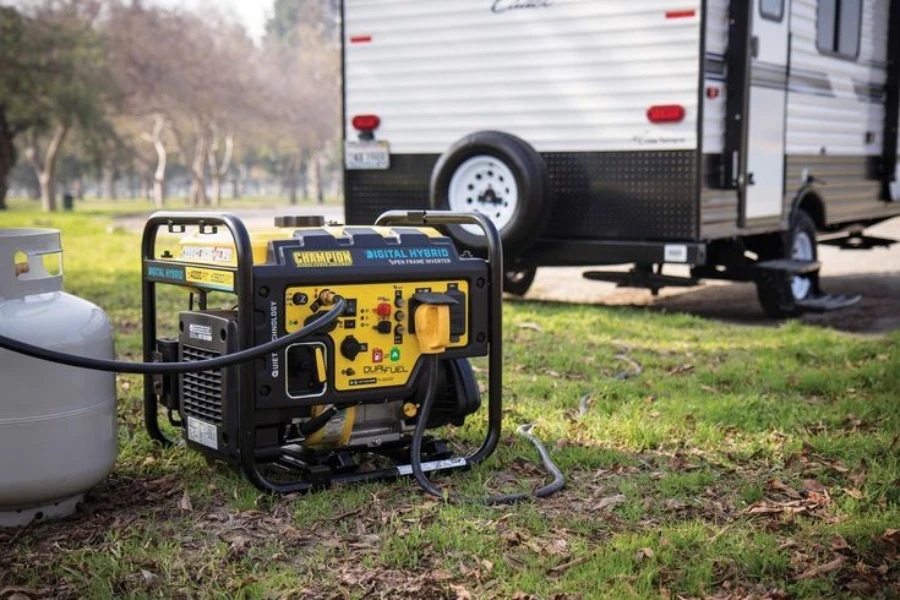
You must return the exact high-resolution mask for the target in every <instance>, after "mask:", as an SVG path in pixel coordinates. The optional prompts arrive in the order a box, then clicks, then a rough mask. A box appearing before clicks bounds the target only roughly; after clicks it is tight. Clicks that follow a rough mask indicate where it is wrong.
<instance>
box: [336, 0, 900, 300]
mask: <svg viewBox="0 0 900 600" xmlns="http://www.w3.org/2000/svg"><path fill="white" fill-rule="evenodd" d="M343 27H344V32H343V40H344V130H345V167H346V170H345V191H346V211H347V215H346V216H347V220H348V222H349V223H370V222H372V220H373V219H374V218H375V217H376V216H377V215H378V214H379V213H380V212H382V211H383V210H385V209H387V208H405V209H413V208H427V207H429V206H432V207H436V208H451V209H454V210H472V211H477V212H481V213H484V214H486V215H488V216H489V217H490V218H491V219H492V220H493V221H494V222H495V224H496V225H497V226H498V228H499V229H500V231H501V234H502V236H503V240H504V242H505V244H506V245H505V247H506V260H507V287H508V289H509V290H510V291H513V292H518V293H524V292H525V290H527V288H528V285H529V284H530V282H531V279H532V278H533V276H534V269H535V268H537V267H539V266H543V265H603V264H633V265H634V268H633V269H632V270H631V271H630V272H628V273H621V272H602V271H601V272H592V273H589V276H590V277H592V278H596V279H604V280H612V281H617V282H618V283H620V284H622V285H636V286H644V287H648V288H650V289H653V290H657V289H659V288H660V287H663V286H666V285H692V284H694V283H696V282H697V281H698V280H699V279H700V278H719V279H735V280H747V281H754V282H756V284H757V288H758V290H759V297H760V301H761V303H762V305H763V307H764V308H765V310H766V311H767V312H768V313H769V314H771V315H774V316H785V315H792V314H797V313H798V312H800V311H802V310H824V309H829V308H836V307H840V306H842V305H845V304H847V303H849V302H852V301H853V300H854V299H849V298H841V297H833V296H828V295H825V294H823V293H822V292H821V291H820V290H819V289H818V268H819V264H818V262H817V260H816V259H817V253H816V243H817V238H818V241H820V242H823V243H833V244H836V245H840V246H841V247H845V248H855V249H859V248H871V247H873V246H876V245H885V244H889V243H890V242H891V240H883V239H878V238H873V237H869V236H866V235H865V234H864V232H863V228H864V227H866V226H868V225H871V224H874V223H877V222H879V221H882V220H884V219H887V218H890V217H893V216H895V215H898V214H900V202H898V201H897V200H898V198H900V187H898V185H897V115H898V108H900V96H898V75H900V65H898V58H900V4H898V2H891V1H890V0H818V1H817V0H732V1H731V2H728V0H684V1H678V0H633V1H631V2H621V1H619V0H454V1H453V2H440V1H432V0H430V1H427V2H422V1H419V0H345V2H344V7H343ZM451 234H452V235H453V236H454V237H455V238H457V240H458V241H460V242H462V243H464V244H467V245H469V246H471V247H473V248H476V249H477V248H478V247H479V246H480V242H481V239H480V237H479V235H478V234H477V233H476V232H474V231H467V230H466V229H464V228H459V227H457V228H454V229H453V230H452V231H451ZM666 264H682V265H689V266H690V267H691V277H687V278H686V277H672V276H669V275H667V274H665V273H664V272H663V265H666Z"/></svg>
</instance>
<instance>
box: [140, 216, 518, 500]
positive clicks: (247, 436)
mask: <svg viewBox="0 0 900 600" xmlns="http://www.w3.org/2000/svg"><path fill="white" fill-rule="evenodd" d="M440 225H477V226H479V227H480V228H481V229H482V230H483V231H484V233H485V239H486V240H487V247H488V270H489V280H490V285H491V290H490V296H489V298H490V302H491V306H490V311H489V316H490V324H489V328H490V329H489V331H490V339H489V340H488V344H489V350H488V364H489V367H490V372H489V375H488V384H489V385H488V430H487V434H486V436H485V439H484V441H483V442H482V444H481V447H480V448H479V449H478V450H476V451H475V452H474V453H472V454H470V455H468V456H466V457H463V458H462V463H461V464H459V463H456V462H454V463H453V464H451V465H442V464H441V461H435V463H433V464H431V465H428V464H424V465H423V467H425V468H426V470H442V469H447V468H468V467H470V466H471V465H474V464H476V463H478V462H481V461H482V460H484V459H485V458H487V457H488V456H490V454H491V453H492V452H493V451H494V449H495V448H496V447H497V443H498V442H499V440H500V435H501V431H502V421H503V396H502V393H503V338H502V335H503V327H502V325H503V321H502V319H503V310H502V299H503V291H502V290H503V253H502V250H501V245H500V235H499V233H498V232H497V229H496V228H495V227H494V225H493V223H491V222H490V221H489V220H488V219H487V218H486V217H484V216H482V215H478V214H466V213H454V212H449V211H421V210H414V211H388V212H386V213H384V214H382V215H381V216H380V217H378V219H377V220H376V222H375V226H385V227H388V226H417V227H433V226H440ZM188 226H196V227H198V228H199V230H200V232H201V233H203V232H205V231H210V232H211V233H214V232H215V231H216V230H217V229H218V228H219V227H225V228H226V229H227V230H228V231H229V233H230V234H231V237H232V239H233V240H234V247H235V255H236V263H237V264H236V266H235V267H231V268H222V267H217V269H220V270H227V271H231V272H232V273H234V276H235V285H234V294H236V295H237V305H238V323H239V328H240V334H239V338H238V348H237V350H246V349H248V348H250V347H252V345H253V331H254V328H253V323H252V315H253V297H254V294H255V292H256V283H255V282H256V271H257V269H259V268H264V265H260V266H255V265H254V264H253V259H252V256H253V254H252V246H251V242H250V234H249V232H248V231H247V228H246V226H245V225H244V223H243V222H242V221H241V220H240V219H239V218H238V217H236V216H235V215H232V214H228V213H215V212H195V213H176V212H158V213H155V214H154V215H152V216H151V217H150V218H149V220H148V221H147V224H146V225H145V227H144V234H143V238H142V241H141V252H142V255H141V256H142V267H141V272H142V277H141V279H142V282H141V293H142V307H143V317H142V324H143V348H144V361H146V362H153V361H154V354H155V352H156V344H157V338H156V334H157V307H156V286H157V284H158V283H164V284H166V285H174V284H172V283H169V282H162V281H156V280H154V279H153V278H151V277H150V276H149V272H148V267H149V266H150V265H151V264H152V263H156V262H157V261H158V259H157V257H156V253H155V249H156V239H157V234H158V232H159V228H160V227H166V228H167V230H168V231H169V232H170V233H181V232H184V231H185V228H186V227H188ZM235 368H237V369H239V375H240V384H239V402H238V404H239V410H238V431H239V434H240V435H239V439H238V450H239V454H240V470H241V472H242V473H243V474H244V476H245V477H246V478H247V479H248V480H249V481H250V482H251V483H253V484H254V485H255V486H256V487H257V488H259V489H260V490H263V491H264V492H267V493H297V492H301V493H302V492H307V491H310V490H311V489H313V488H314V487H316V486H319V485H321V483H319V482H311V481H298V482H293V483H276V482H274V481H271V480H270V479H269V478H268V477H267V476H266V475H265V474H264V473H263V472H262V470H261V469H260V463H259V461H258V460H257V456H256V421H255V408H256V407H255V400H254V399H255V387H254V380H255V377H254V372H253V364H252V362H247V363H243V364H241V365H238V366H237V367H235ZM144 424H145V427H146V429H147V433H148V434H149V435H150V437H151V438H152V439H153V440H154V441H156V442H159V443H160V444H162V445H163V446H171V445H173V444H174V443H175V442H174V441H173V440H171V439H169V438H168V437H167V436H166V435H165V433H163V431H162V429H161V428H160V424H159V398H158V396H157V392H156V390H155V386H154V380H153V376H150V375H145V376H144ZM402 466H407V465H397V466H394V467H390V468H387V469H379V470H373V471H363V472H354V473H348V474H336V475H331V476H329V477H328V478H327V479H326V480H325V484H326V485H327V484H331V483H345V482H346V483H349V482H359V481H373V480H384V479H391V478H395V477H400V476H403V475H407V474H408V472H406V471H404V470H402V469H401V467H402Z"/></svg>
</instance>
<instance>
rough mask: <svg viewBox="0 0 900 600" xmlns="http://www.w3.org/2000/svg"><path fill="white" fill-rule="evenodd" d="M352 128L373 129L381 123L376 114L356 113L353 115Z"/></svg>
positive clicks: (360, 129)
mask: <svg viewBox="0 0 900 600" xmlns="http://www.w3.org/2000/svg"><path fill="white" fill-rule="evenodd" d="M352 123H353V128H354V129H357V130H359V131H374V130H375V129H378V126H379V125H381V119H380V118H378V115H356V116H355V117H353V121H352Z"/></svg>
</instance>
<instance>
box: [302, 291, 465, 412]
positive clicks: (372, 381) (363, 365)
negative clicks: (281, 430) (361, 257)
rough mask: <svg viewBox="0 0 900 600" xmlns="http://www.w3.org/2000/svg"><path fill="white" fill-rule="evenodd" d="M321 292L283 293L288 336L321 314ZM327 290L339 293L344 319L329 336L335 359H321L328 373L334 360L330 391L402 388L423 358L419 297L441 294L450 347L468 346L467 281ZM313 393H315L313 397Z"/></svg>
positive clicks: (339, 320) (342, 318)
mask: <svg viewBox="0 0 900 600" xmlns="http://www.w3.org/2000/svg"><path fill="white" fill-rule="evenodd" d="M323 289H325V287H324V286H292V287H288V288H287V289H286V290H285V299H284V303H285V307H286V309H285V330H286V333H292V332H293V331H296V330H297V329H299V328H300V327H302V326H304V325H306V324H308V323H310V322H312V321H314V320H315V319H316V318H318V317H319V316H320V315H321V314H322V313H323V312H324V311H322V309H321V308H320V307H318V306H317V305H316V302H315V300H316V298H317V297H318V295H319V293H320V292H321V291H322V290H323ZM327 289H329V290H331V291H333V292H335V293H337V294H340V295H341V296H342V297H343V298H344V299H345V301H346V303H347V307H346V309H345V310H344V314H343V316H342V317H341V318H340V319H338V321H337V323H336V324H335V327H334V328H333V329H332V330H331V331H330V332H329V333H328V335H329V337H330V338H331V340H332V342H333V346H332V347H333V348H334V352H333V356H329V355H328V353H326V354H325V356H324V359H325V361H326V365H325V368H326V369H327V367H328V365H327V362H328V361H334V388H335V390H336V391H338V392H342V391H349V390H359V389H369V388H377V387H392V386H402V385H406V383H407V381H408V380H409V377H410V374H411V373H412V372H413V369H414V367H415V365H416V363H417V361H418V360H419V357H420V356H421V355H422V353H421V351H420V350H419V343H418V341H417V338H416V336H415V332H416V331H415V318H414V315H415V312H416V310H417V309H418V307H419V306H420V305H421V301H420V300H419V297H420V296H419V295H420V294H425V293H439V294H444V295H446V296H447V298H448V302H449V301H450V300H452V301H453V303H452V304H451V305H450V340H451V344H450V346H449V348H464V347H466V346H467V345H468V341H469V331H468V326H467V324H468V297H469V284H468V282H467V281H465V280H449V281H446V280H445V281H416V282H410V283H377V284H355V285H329V286H327ZM296 351H297V350H295V352H296ZM288 352H289V353H290V349H289V350H288ZM288 364H291V357H290V356H288ZM314 387H315V386H314ZM291 392H292V390H290V389H289V390H288V395H289V396H294V397H302V395H303V394H301V395H300V396H295V394H292V393H291ZM306 392H307V393H309V390H307V391H306ZM315 393H317V390H315V389H314V390H313V391H312V394H315Z"/></svg>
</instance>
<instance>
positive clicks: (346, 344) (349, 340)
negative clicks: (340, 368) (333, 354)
mask: <svg viewBox="0 0 900 600" xmlns="http://www.w3.org/2000/svg"><path fill="white" fill-rule="evenodd" d="M361 351H362V344H361V343H360V342H359V340H358V339H356V338H355V337H353V336H352V335H348V336H347V337H345V338H344V341H342V342H341V354H342V355H343V356H344V358H346V359H347V360H356V356H357V355H358V354H359V353H360V352H361Z"/></svg>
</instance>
